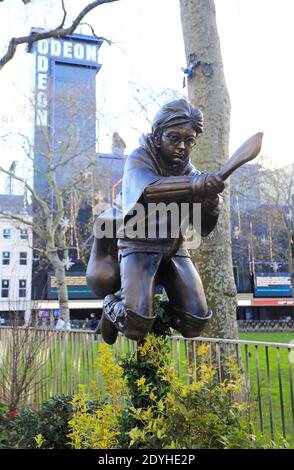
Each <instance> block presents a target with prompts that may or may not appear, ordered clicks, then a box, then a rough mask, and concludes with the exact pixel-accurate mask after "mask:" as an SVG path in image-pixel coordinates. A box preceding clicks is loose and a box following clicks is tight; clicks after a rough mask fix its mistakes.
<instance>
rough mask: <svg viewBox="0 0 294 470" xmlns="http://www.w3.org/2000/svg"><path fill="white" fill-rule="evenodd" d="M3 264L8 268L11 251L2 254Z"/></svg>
mask: <svg viewBox="0 0 294 470" xmlns="http://www.w3.org/2000/svg"><path fill="white" fill-rule="evenodd" d="M2 264H3V265H4V266H8V265H9V264H10V252H9V251H3V252H2Z"/></svg>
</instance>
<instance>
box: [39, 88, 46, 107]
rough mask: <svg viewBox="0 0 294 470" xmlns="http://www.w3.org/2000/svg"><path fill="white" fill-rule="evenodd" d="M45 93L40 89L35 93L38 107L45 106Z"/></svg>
mask: <svg viewBox="0 0 294 470" xmlns="http://www.w3.org/2000/svg"><path fill="white" fill-rule="evenodd" d="M47 104H48V101H47V95H46V93H44V91H40V92H38V93H37V106H38V108H42V109H45V108H47Z"/></svg>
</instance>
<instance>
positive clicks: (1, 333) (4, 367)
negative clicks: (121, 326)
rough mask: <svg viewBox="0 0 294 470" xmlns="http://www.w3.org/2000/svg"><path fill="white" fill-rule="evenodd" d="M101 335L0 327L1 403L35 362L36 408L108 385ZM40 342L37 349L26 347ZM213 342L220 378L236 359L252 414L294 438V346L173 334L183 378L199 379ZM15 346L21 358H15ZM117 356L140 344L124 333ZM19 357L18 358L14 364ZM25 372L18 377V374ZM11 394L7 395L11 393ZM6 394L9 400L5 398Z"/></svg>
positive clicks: (32, 397)
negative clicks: (202, 350) (203, 353)
mask: <svg viewBox="0 0 294 470" xmlns="http://www.w3.org/2000/svg"><path fill="white" fill-rule="evenodd" d="M101 342H102V339H101V335H94V334H93V333H91V332H90V331H85V330H80V331H78V330H73V331H60V332H56V331H55V330H49V329H43V330H42V329H33V328H10V327H1V328H0V401H3V399H4V398H5V396H6V397H7V393H8V394H9V390H8V392H7V390H6V389H5V386H6V388H7V386H8V389H9V386H10V385H11V386H12V384H13V381H14V382H15V381H17V380H19V381H21V374H22V373H23V371H24V370H25V368H26V366H27V364H28V363H30V369H29V372H28V374H29V379H30V386H29V387H27V389H25V390H24V392H23V396H22V402H23V403H27V404H33V405H35V406H36V407H38V406H39V405H40V403H42V402H43V401H44V400H46V399H48V398H49V397H51V396H53V395H55V394H63V393H66V394H73V393H75V392H77V390H78V386H79V384H83V385H85V386H86V391H87V392H88V393H90V391H91V383H92V382H93V381H94V382H95V383H98V385H99V387H100V390H101V391H102V392H103V383H102V380H101V376H100V375H99V371H98V368H97V367H96V366H95V359H96V358H97V351H98V345H99V344H100V343H101ZM26 343H27V345H28V344H32V343H33V344H34V345H35V347H34V348H29V347H27V346H26ZM202 344H207V345H208V354H209V358H210V361H211V362H212V363H213V364H214V366H215V368H216V372H217V375H218V380H219V381H222V380H223V378H224V374H225V368H224V363H225V361H226V358H229V357H234V358H235V360H236V362H237V363H238V366H239V368H240V370H241V373H242V379H243V388H244V390H243V392H244V394H243V395H244V396H245V397H246V399H247V401H248V403H249V404H250V407H249V410H250V418H251V419H252V420H253V421H254V422H255V423H256V425H257V427H258V429H259V430H260V431H261V432H262V433H265V434H267V435H270V436H272V438H275V436H276V435H277V434H279V435H283V436H284V437H287V438H289V439H294V393H293V390H294V386H293V364H294V344H291V343H289V344H287V343H267V342H260V341H242V340H227V339H218V338H196V339H192V340H186V339H184V338H182V337H181V336H173V337H171V338H170V350H171V358H172V361H173V364H174V367H175V370H176V372H177V375H178V376H179V377H181V378H182V379H183V380H187V381H191V380H197V376H196V374H197V372H196V369H195V368H194V370H195V376H194V377H191V375H190V374H188V373H187V372H188V371H189V369H190V367H191V365H197V361H199V357H198V354H197V350H198V348H199V345H202ZM17 345H22V347H23V351H22V350H21V346H17ZM15 349H16V350H17V352H18V360H17V363H16V362H15V357H16V356H15ZM112 350H113V354H114V355H115V356H116V357H121V356H122V355H123V354H125V353H127V352H133V351H135V350H136V342H134V341H130V340H127V339H126V338H125V337H124V336H121V335H120V336H119V337H118V339H117V341H116V343H115V344H114V345H113V346H112ZM13 361H14V362H13ZM16 372H17V374H18V375H19V376H20V377H19V378H17V374H16ZM4 392H6V395H5V393H4ZM3 397H4V398H3Z"/></svg>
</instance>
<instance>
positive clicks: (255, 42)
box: [0, 0, 294, 166]
mask: <svg viewBox="0 0 294 470" xmlns="http://www.w3.org/2000/svg"><path fill="white" fill-rule="evenodd" d="M16 3H17V7H16ZM40 3H41V4H42V5H43V6H44V4H47V7H46V9H45V13H44V12H43V10H42V11H40V9H39V7H38V4H40ZM59 3H60V2H59V0H48V1H47V0H44V1H42V2H38V1H37V0H35V1H33V2H32V4H30V5H28V6H27V7H24V6H23V5H22V2H21V0H5V1H4V2H3V3H2V2H1V3H0V28H1V29H0V31H1V51H2V52H3V51H4V50H5V47H4V46H5V44H6V41H7V39H8V37H10V36H12V35H14V36H15V35H18V34H24V33H27V32H28V31H29V29H30V27H31V26H43V27H49V26H52V25H56V19H57V18H58V16H57V13H56V9H55V10H53V9H52V6H53V5H54V4H59ZM65 3H66V4H67V5H70V7H68V8H69V13H70V15H71V16H74V15H75V14H76V13H77V11H78V10H79V9H80V7H81V6H83V5H85V4H86V3H88V2H87V1H86V0H79V1H75V2H73V1H69V0H67V1H66V2H65ZM215 4H216V10H217V21H218V29H219V35H220V40H221V47H222V54H223V60H224V67H225V75H226V81H227V86H228V90H229V93H230V97H231V104H232V115H231V151H233V150H234V149H235V148H236V147H238V146H239V145H240V144H241V143H242V142H243V141H244V140H245V139H246V138H247V137H249V136H250V135H251V134H253V133H255V132H257V131H260V130H261V131H264V146H263V152H264V153H265V154H266V155H267V156H268V157H269V158H270V159H271V160H272V161H273V163H274V164H275V165H277V166H282V165H286V164H288V163H291V162H293V160H294V158H293V143H292V133H293V130H292V126H293V124H292V122H293V110H294V93H293V83H294V27H293V25H294V1H293V0H215ZM59 17H60V16H59ZM87 21H89V22H91V24H92V25H93V26H94V27H95V31H96V33H97V35H101V36H106V37H108V38H110V39H111V40H112V41H114V43H115V44H114V45H112V46H111V47H109V46H108V45H107V44H104V45H103V46H102V47H101V49H100V51H101V53H100V63H101V64H102V68H101V71H100V72H99V74H98V76H97V95H98V105H99V109H100V108H101V110H102V111H103V113H104V115H105V116H106V117H107V116H109V119H107V121H108V124H109V125H108V128H107V127H104V125H103V122H102V123H101V128H100V142H101V145H100V151H102V152H109V151H110V138H109V136H110V135H111V134H112V132H113V131H114V130H118V131H119V132H120V134H121V135H122V136H123V138H124V139H125V141H126V143H127V152H130V151H131V150H132V149H133V148H134V147H136V146H137V141H138V131H137V130H134V129H132V128H134V127H137V128H139V129H140V130H142V131H148V127H147V126H146V125H145V122H144V121H140V120H139V119H138V118H134V116H133V114H131V113H130V112H129V110H130V107H131V105H133V103H134V100H133V96H132V94H133V88H131V87H130V83H129V82H130V81H131V82H135V83H138V84H142V85H146V84H148V86H149V87H150V89H152V90H155V91H157V90H161V89H164V88H171V89H175V90H177V91H178V92H179V93H180V94H182V95H184V96H185V95H186V93H187V89H183V88H182V80H183V73H182V71H181V67H183V66H185V56H184V47H183V39H182V31H181V24H180V14H179V4H178V0H121V1H119V2H115V3H114V4H110V5H103V6H101V7H99V8H97V9H96V10H95V11H94V12H93V13H91V14H90V15H88V17H87ZM82 31H83V32H88V33H90V31H89V30H87V28H86V27H83V29H82ZM31 80H32V63H31V55H30V54H25V52H24V50H22V51H20V52H19V53H18V54H17V57H16V58H15V60H13V62H12V63H11V64H9V65H7V67H5V68H4V69H3V71H2V72H1V73H0V90H1V92H0V93H1V105H2V106H1V108H2V113H3V114H4V115H5V116H6V120H7V119H8V120H10V121H13V122H14V126H15V127H16V128H17V127H19V128H21V129H22V131H23V132H27V133H29V132H31V129H30V125H29V121H30V119H29V111H28V110H27V109H25V108H24V103H25V99H24V97H25V96H29V93H30V89H31V84H32V81H31ZM110 116H112V119H110ZM151 117H152V116H151ZM1 127H2V134H3V131H4V130H5V125H4V124H3V123H2V124H1ZM0 155H1V157H0V158H1V159H2V158H3V156H4V155H6V159H7V160H9V159H10V158H11V159H12V158H15V150H14V149H11V150H10V151H9V148H7V147H6V148H5V149H3V146H2V150H1V154H0Z"/></svg>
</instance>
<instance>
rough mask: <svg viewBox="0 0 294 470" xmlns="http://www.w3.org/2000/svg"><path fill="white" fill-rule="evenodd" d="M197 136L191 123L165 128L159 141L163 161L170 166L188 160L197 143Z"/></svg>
mask: <svg viewBox="0 0 294 470" xmlns="http://www.w3.org/2000/svg"><path fill="white" fill-rule="evenodd" d="M196 137H197V133H196V131H195V130H194V129H193V128H192V127H190V125H189V124H186V125H185V124H181V126H180V127H176V126H175V127H168V128H167V129H165V130H164V131H163V134H162V136H161V140H160V142H159V143H158V147H159V148H160V156H161V158H162V160H163V162H164V163H165V164H166V165H168V166H178V165H180V164H181V163H183V162H184V161H185V160H187V158H188V157H189V155H190V153H191V150H192V148H193V147H194V145H195V144H196Z"/></svg>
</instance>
